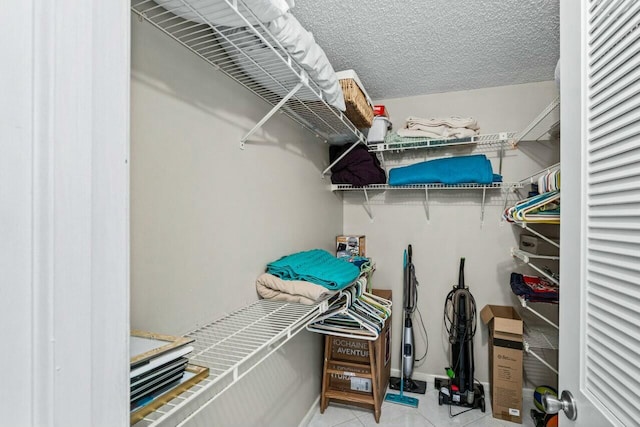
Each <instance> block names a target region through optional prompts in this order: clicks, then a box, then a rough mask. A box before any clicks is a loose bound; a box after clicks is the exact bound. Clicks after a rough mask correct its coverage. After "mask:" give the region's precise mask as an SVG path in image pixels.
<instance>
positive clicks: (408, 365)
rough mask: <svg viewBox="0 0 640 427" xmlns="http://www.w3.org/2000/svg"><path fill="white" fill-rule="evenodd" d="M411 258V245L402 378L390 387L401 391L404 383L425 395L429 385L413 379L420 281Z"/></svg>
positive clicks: (405, 294) (406, 276)
mask: <svg viewBox="0 0 640 427" xmlns="http://www.w3.org/2000/svg"><path fill="white" fill-rule="evenodd" d="M411 257H412V249H411V245H409V247H408V248H407V250H406V251H405V253H404V292H403V312H404V326H403V329H402V347H401V349H400V350H401V358H402V378H396V377H391V378H390V379H389V387H390V388H392V389H393V390H400V384H401V382H402V383H403V384H402V386H403V389H404V391H406V392H409V393H420V394H424V393H425V392H426V390H427V383H426V382H425V381H419V380H413V379H412V378H411V375H413V365H414V362H415V356H414V335H413V321H412V320H411V318H412V316H413V313H414V312H415V310H416V304H417V298H418V294H417V287H418V281H417V279H416V270H415V267H414V265H413V262H412V259H411Z"/></svg>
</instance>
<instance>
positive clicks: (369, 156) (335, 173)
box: [329, 144, 387, 187]
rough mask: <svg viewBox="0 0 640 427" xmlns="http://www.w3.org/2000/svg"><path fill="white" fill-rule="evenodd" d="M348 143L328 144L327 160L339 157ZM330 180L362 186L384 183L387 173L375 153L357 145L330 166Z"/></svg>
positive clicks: (335, 182)
mask: <svg viewBox="0 0 640 427" xmlns="http://www.w3.org/2000/svg"><path fill="white" fill-rule="evenodd" d="M349 147H350V145H344V146H337V145H331V146H329V161H331V162H333V161H335V159H337V158H338V157H340V155H341V154H342V153H344V152H345V150H347V149H348V148H349ZM331 182H332V183H333V184H351V185H355V186H358V187H360V186H363V185H370V184H385V183H386V182H387V174H386V173H385V171H384V169H382V167H381V166H380V161H379V160H378V158H377V157H376V155H375V154H373V153H370V152H369V150H368V148H367V147H365V146H364V145H360V144H359V145H357V146H356V147H354V148H353V149H352V150H351V151H350V152H348V153H347V155H346V156H344V157H343V158H342V159H341V160H340V161H339V162H338V163H336V164H335V165H333V167H332V168H331Z"/></svg>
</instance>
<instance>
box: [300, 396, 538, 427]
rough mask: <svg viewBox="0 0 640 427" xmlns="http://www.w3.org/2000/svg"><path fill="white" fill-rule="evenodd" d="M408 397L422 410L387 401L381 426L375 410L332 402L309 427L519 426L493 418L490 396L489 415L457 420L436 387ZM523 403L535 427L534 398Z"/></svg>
mask: <svg viewBox="0 0 640 427" xmlns="http://www.w3.org/2000/svg"><path fill="white" fill-rule="evenodd" d="M390 391H391V392H392V393H396V394H397V393H398V392H397V391H395V390H390ZM407 395H408V396H411V397H415V398H418V400H419V403H418V408H417V409H416V408H410V407H408V406H403V405H398V404H393V403H389V402H383V403H382V414H381V416H380V423H379V424H376V421H375V419H374V418H373V411H371V410H367V409H363V408H359V407H356V406H347V405H341V404H337V403H333V402H332V403H329V407H328V408H327V409H326V410H325V411H324V414H321V413H320V407H318V408H316V412H315V413H314V414H313V417H312V418H311V421H310V422H309V424H308V427H338V426H339V427H363V426H365V427H373V426H377V427H400V426H402V427H431V426H434V427H444V426H468V427H498V426H499V427H515V426H518V425H519V424H515V423H510V422H507V421H502V420H498V419H495V418H493V416H492V415H491V402H490V401H489V400H490V399H489V398H488V396H487V399H486V406H487V408H486V412H485V413H482V412H481V411H480V409H474V410H472V411H469V412H466V413H464V414H461V415H459V416H457V417H453V418H450V417H449V406H446V405H443V406H439V405H438V392H437V391H436V390H434V389H433V388H432V389H430V390H428V391H427V393H426V394H407ZM523 401H524V405H523V406H524V407H523V410H524V411H523V412H524V416H523V422H522V426H524V427H534V424H533V421H532V420H531V417H530V415H529V411H530V409H531V408H532V407H533V402H532V401H531V398H530V397H529V398H527V397H526V395H525V397H524V398H523ZM451 409H452V412H453V413H454V414H455V413H456V412H458V411H461V410H462V408H458V407H455V406H454V407H452V408H451Z"/></svg>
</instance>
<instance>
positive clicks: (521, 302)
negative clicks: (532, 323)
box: [518, 296, 560, 330]
mask: <svg viewBox="0 0 640 427" xmlns="http://www.w3.org/2000/svg"><path fill="white" fill-rule="evenodd" d="M518 299H519V300H520V305H522V307H524V308H526V309H527V310H529V312H531V313H532V314H534V315H535V316H537V317H538V318H540V319H541V320H543V321H545V322H546V323H547V324H548V325H549V326H550V327H552V328H555V329H556V330H558V329H560V327H559V326H558V325H557V324H556V323H555V322H553V321H552V320H549V318H548V317H546V316H545V315H543V314H540V312H538V310H536V309H534V308H533V307H531V305H530V303H529V302H527V300H526V299H525V298H524V297H523V296H518ZM539 304H545V303H544V302H540V303H539Z"/></svg>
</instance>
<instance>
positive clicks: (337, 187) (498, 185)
mask: <svg viewBox="0 0 640 427" xmlns="http://www.w3.org/2000/svg"><path fill="white" fill-rule="evenodd" d="M512 188H522V184H520V183H518V182H493V183H491V184H472V183H471V184H410V185H389V184H371V185H365V186H362V187H358V186H353V185H350V184H332V185H331V191H363V190H384V191H386V190H486V189H512Z"/></svg>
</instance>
